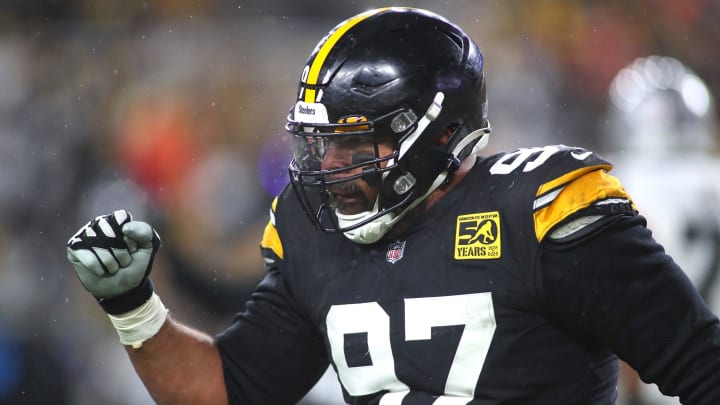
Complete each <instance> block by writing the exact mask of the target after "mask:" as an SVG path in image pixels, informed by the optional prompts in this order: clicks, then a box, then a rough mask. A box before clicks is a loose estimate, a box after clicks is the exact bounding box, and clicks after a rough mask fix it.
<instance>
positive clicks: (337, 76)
mask: <svg viewBox="0 0 720 405" xmlns="http://www.w3.org/2000/svg"><path fill="white" fill-rule="evenodd" d="M286 129H287V130H288V131H289V132H290V133H292V134H293V139H294V159H293V160H292V162H291V163H290V167H289V171H290V179H291V182H292V185H293V188H294V190H295V192H296V193H297V195H298V196H299V198H300V200H301V202H302V204H303V206H304V208H305V210H306V212H307V213H308V215H309V216H310V217H311V219H312V220H313V221H314V223H315V224H316V225H317V226H318V227H319V228H321V229H322V230H324V231H328V232H333V231H335V232H343V233H344V234H345V236H346V237H348V238H349V239H350V240H352V241H354V242H357V243H363V244H367V243H373V242H375V241H377V240H379V239H380V238H382V236H383V235H385V234H386V233H387V232H388V231H389V230H390V229H391V228H392V227H393V226H394V224H395V223H397V221H398V220H400V219H401V218H402V217H403V216H404V215H405V214H406V213H407V212H408V211H410V210H411V209H412V208H414V207H416V206H417V205H418V204H419V203H421V202H422V201H423V200H425V198H426V197H427V196H428V195H429V194H430V193H431V192H432V191H434V190H435V189H437V188H438V187H439V186H440V185H442V184H443V183H446V182H447V181H449V180H450V178H451V177H452V175H453V173H454V172H455V171H456V170H457V168H458V167H459V163H460V161H462V160H463V159H464V158H465V157H467V156H468V155H469V154H471V153H472V152H474V151H477V150H480V149H481V148H482V147H484V146H485V145H486V144H487V140H488V136H489V133H490V126H489V123H488V119H487V97H486V91H485V79H484V73H483V57H482V54H481V53H480V50H479V49H478V47H477V45H476V44H475V43H474V42H473V40H472V39H471V38H470V37H469V36H468V35H467V34H466V33H465V32H463V31H462V30H461V29H460V28H459V27H457V26H456V25H454V24H453V23H451V22H449V21H448V20H446V19H445V18H443V17H441V16H439V15H437V14H434V13H432V12H429V11H425V10H421V9H416V8H407V7H387V8H380V9H375V10H371V11H368V12H365V13H362V14H359V15H356V16H354V17H351V18H349V19H347V20H345V21H343V22H342V23H340V24H339V25H337V26H336V27H335V28H334V29H333V30H332V31H330V32H329V33H328V34H327V35H326V36H325V37H324V38H323V39H322V40H321V41H320V42H319V43H318V45H317V46H316V47H315V49H314V51H313V52H312V54H311V55H310V58H309V59H308V61H307V64H306V65H305V68H304V70H303V72H302V76H301V80H300V86H299V89H298V97H297V102H296V103H295V105H294V106H293V107H292V109H291V111H290V114H289V115H288V121H287V125H286ZM343 140H353V141H355V142H367V143H368V144H369V145H371V148H370V150H374V151H375V153H374V156H372V155H370V154H364V155H363V156H362V157H361V158H360V159H355V158H354V159H353V162H352V164H351V165H348V166H347V167H342V168H339V169H337V168H333V169H332V170H323V169H322V168H321V163H322V161H323V157H324V155H325V152H326V151H327V150H328V147H329V145H330V144H332V142H339V141H343ZM381 142H390V143H391V144H392V145H393V152H392V153H391V154H388V155H385V156H380V154H379V153H378V151H379V149H378V145H379V144H380V143H381ZM356 160H357V161H356ZM360 167H362V170H361V171H359V170H357V169H358V168H360ZM351 171H352V172H353V173H358V172H360V173H359V174H354V175H349V173H350V172H351ZM343 173H345V175H344V176H343ZM359 179H361V180H362V181H366V182H368V184H370V185H372V186H374V187H377V188H378V190H379V195H378V198H377V200H376V201H375V203H374V207H373V208H371V209H369V210H368V211H366V212H362V213H360V214H357V215H343V214H342V213H340V212H339V211H338V210H336V209H333V206H332V201H331V198H332V197H331V193H329V192H328V187H331V186H333V185H337V183H340V182H353V181H359Z"/></svg>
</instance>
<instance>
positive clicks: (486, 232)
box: [68, 7, 720, 404]
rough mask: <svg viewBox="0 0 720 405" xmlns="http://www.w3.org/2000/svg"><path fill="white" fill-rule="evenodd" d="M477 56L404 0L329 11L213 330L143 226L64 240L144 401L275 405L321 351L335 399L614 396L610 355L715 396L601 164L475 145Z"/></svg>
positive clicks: (125, 221)
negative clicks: (347, 12)
mask: <svg viewBox="0 0 720 405" xmlns="http://www.w3.org/2000/svg"><path fill="white" fill-rule="evenodd" d="M483 62H484V61H483V57H482V54H481V52H480V50H479V49H478V47H477V45H476V44H475V42H474V41H473V40H472V39H471V38H469V37H468V35H467V34H466V33H465V32H464V31H462V30H461V29H460V28H459V27H457V26H456V25H454V24H453V23H451V22H449V21H447V20H446V19H444V18H443V17H441V16H438V15H436V14H434V13H432V12H429V11H424V10H420V9H414V8H401V7H390V8H380V9H374V10H371V11H368V12H365V13H362V14H359V15H356V16H354V17H351V18H349V19H348V20H345V21H343V22H341V23H340V24H339V25H337V26H336V27H335V28H334V29H333V30H331V31H330V32H329V33H328V34H327V36H325V37H324V38H323V39H322V40H321V41H320V42H319V43H318V45H317V46H316V47H315V49H314V50H313V52H312V53H311V55H310V58H309V59H308V61H307V63H306V65H305V66H304V69H303V70H302V74H301V78H300V85H299V87H298V93H297V100H296V101H295V103H294V105H293V106H292V108H291V109H290V113H289V115H288V120H287V129H288V131H289V132H290V133H291V134H292V135H293V137H294V140H295V141H294V159H293V160H292V162H291V163H290V166H289V172H290V177H291V182H290V183H291V184H290V185H288V186H287V187H286V188H285V189H284V190H283V191H282V192H281V193H280V194H279V195H278V196H277V198H276V199H275V201H274V202H273V204H272V207H271V211H270V220H269V222H268V224H267V227H266V228H265V232H264V235H263V237H262V241H261V243H260V247H261V251H262V254H263V256H264V259H265V263H266V267H267V275H266V277H265V278H264V280H263V281H262V282H261V283H260V284H259V285H258V287H257V290H256V292H255V293H254V294H253V296H252V298H251V299H250V300H249V302H248V303H247V306H246V310H245V311H244V312H242V313H239V314H238V315H237V317H236V318H235V320H234V322H233V323H232V325H230V326H229V327H228V328H227V330H225V331H224V332H222V333H220V334H218V335H217V336H209V335H207V334H205V333H202V332H200V331H197V330H194V329H190V328H188V327H187V326H184V325H182V324H181V323H179V322H178V321H176V320H173V318H172V317H171V316H168V310H167V309H166V307H165V306H164V305H163V304H162V301H161V300H160V298H159V297H158V295H157V294H156V293H155V292H154V290H153V286H152V283H151V281H150V278H149V277H148V276H149V273H150V269H151V266H152V261H153V257H154V255H155V252H156V251H157V249H158V246H159V238H158V236H157V235H156V234H155V232H154V231H153V228H152V227H151V226H150V225H149V224H147V223H145V222H142V221H137V220H134V219H133V218H132V217H131V216H130V214H129V213H127V212H126V211H122V210H121V211H116V212H114V213H112V214H109V215H105V216H101V217H98V218H96V219H94V220H92V221H91V222H90V223H88V224H87V225H86V226H85V227H83V228H81V229H80V230H79V231H78V232H77V233H76V234H75V235H74V236H73V237H72V238H71V239H70V241H69V243H68V257H69V259H70V261H71V262H72V263H73V265H74V267H75V270H76V272H77V274H78V276H79V277H80V280H81V281H82V283H83V285H84V286H85V288H86V289H87V290H88V291H89V292H91V293H92V294H93V295H94V296H95V297H96V298H97V299H98V301H99V303H100V305H101V306H102V307H103V308H104V309H105V310H106V311H107V312H108V314H109V316H110V320H111V322H112V323H113V325H114V326H115V328H116V329H117V331H118V334H119V336H120V341H121V342H122V343H123V344H124V345H126V346H127V351H128V353H129V356H130V359H131V361H132V362H133V364H134V366H135V368H136V370H137V372H138V374H139V375H140V377H141V378H142V379H143V381H144V383H145V384H146V386H147V387H148V389H149V391H150V392H151V393H152V395H153V396H154V398H155V399H156V400H157V401H158V402H162V403H174V404H175V403H192V404H199V403H207V404H210V403H212V404H222V403H228V402H229V403H243V404H289V403H294V402H296V401H298V400H299V399H300V398H301V397H302V396H303V395H304V394H305V393H306V392H307V391H308V390H309V389H310V388H311V387H312V386H313V384H315V382H316V381H317V380H318V378H319V377H320V376H321V375H322V374H323V372H324V371H325V369H326V368H327V367H328V366H331V367H332V368H333V369H334V371H335V372H336V373H337V376H338V380H339V382H340V383H341V385H342V389H343V393H344V396H345V400H346V401H347V402H349V403H354V404H431V403H432V404H488V403H501V402H502V403H543V404H548V403H553V404H557V403H562V404H565V403H578V404H579V403H582V404H587V403H612V402H613V401H615V399H616V398H617V391H616V385H617V377H618V368H619V367H618V358H621V359H623V360H625V361H627V362H628V363H629V364H631V365H632V366H633V367H635V368H636V369H637V370H639V372H640V374H641V375H642V376H643V377H644V378H645V379H646V380H647V381H652V382H655V383H657V384H658V385H659V386H660V387H661V389H663V391H664V392H666V393H667V394H669V395H677V396H680V397H681V398H682V399H683V400H684V401H686V402H688V403H698V404H699V403H706V404H710V403H719V402H718V401H720V325H719V324H718V319H717V317H716V316H715V315H714V314H713V313H712V312H711V311H710V310H709V309H708V308H707V307H706V306H705V305H704V303H703V301H702V300H701V298H700V296H699V294H698V293H697V291H696V290H695V289H694V288H693V286H692V284H691V283H690V281H689V280H688V278H687V277H686V276H685V274H684V273H683V271H682V270H681V269H680V268H679V267H678V266H677V265H676V264H675V263H674V262H673V260H672V259H671V258H670V257H669V256H668V255H666V254H665V253H664V251H663V249H662V247H661V246H660V245H659V244H658V243H656V242H655V241H654V240H653V239H652V237H651V235H650V231H649V230H648V229H647V228H646V226H645V225H646V224H645V219H644V218H643V217H641V216H640V215H638V214H637V212H636V209H635V206H634V204H633V202H632V200H631V198H630V196H629V195H628V193H627V192H626V191H625V189H624V188H623V187H622V185H621V183H620V181H619V180H618V179H617V178H615V177H613V176H612V175H611V174H609V171H610V169H611V167H612V166H611V165H610V163H608V162H607V161H605V160H604V159H602V158H601V157H600V156H598V155H597V154H595V153H593V152H592V151H589V150H585V149H582V148H576V147H566V146H562V145H551V146H545V147H531V148H524V149H518V150H515V151H512V152H509V153H500V154H494V155H491V156H481V155H480V154H479V153H478V152H480V151H481V149H482V148H483V147H484V146H485V145H486V144H487V142H488V136H489V133H490V125H489V122H488V109H487V98H486V86H485V75H484V70H483V67H484V63H483Z"/></svg>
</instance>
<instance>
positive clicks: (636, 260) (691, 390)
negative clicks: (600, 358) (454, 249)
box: [540, 215, 720, 404]
mask: <svg viewBox="0 0 720 405" xmlns="http://www.w3.org/2000/svg"><path fill="white" fill-rule="evenodd" d="M540 266H541V276H540V284H541V287H540V290H541V291H542V294H543V296H544V301H545V302H546V304H547V310H548V313H549V314H550V316H551V318H552V319H554V320H555V322H556V324H558V325H559V326H560V327H561V328H562V329H563V330H564V331H565V332H566V333H567V334H568V335H569V336H571V337H573V338H575V339H576V340H577V341H579V342H581V343H582V344H584V345H585V346H587V347H590V348H593V347H594V348H597V349H598V350H601V349H610V350H612V351H613V352H614V353H616V354H617V355H618V357H620V358H621V359H623V360H625V361H626V362H627V363H628V364H630V365H631V366H632V367H633V368H634V369H636V370H637V371H638V372H639V374H640V376H641V378H642V379H643V380H644V381H646V382H652V383H656V384H657V385H658V386H659V388H660V390H661V391H662V392H663V393H664V394H666V395H670V396H679V397H680V399H681V401H682V402H683V403H693V404H717V403H720V325H719V323H718V319H717V317H716V316H715V315H714V314H713V313H711V311H710V310H709V309H708V308H707V307H706V306H705V304H704V302H703V301H702V299H701V298H700V296H699V294H698V292H697V291H696V290H695V288H694V287H693V286H692V284H691V283H690V281H689V279H688V278H687V277H686V275H685V274H684V272H683V271H682V270H681V269H680V268H679V267H678V266H677V265H676V264H675V263H674V262H673V260H672V258H671V257H670V256H668V255H667V254H665V252H664V250H663V248H662V246H661V245H659V244H658V243H657V242H655V241H654V240H653V238H652V236H651V233H650V231H649V230H648V229H647V228H646V227H645V220H644V218H643V217H642V216H639V215H635V216H630V217H628V216H616V217H615V221H614V222H612V223H608V224H606V225H605V227H604V228H603V229H601V230H598V231H596V232H595V233H594V234H593V235H592V237H589V238H585V239H584V240H582V241H581V242H580V243H575V244H569V245H568V244H555V243H553V242H552V241H546V242H545V243H543V246H542V250H541V258H540Z"/></svg>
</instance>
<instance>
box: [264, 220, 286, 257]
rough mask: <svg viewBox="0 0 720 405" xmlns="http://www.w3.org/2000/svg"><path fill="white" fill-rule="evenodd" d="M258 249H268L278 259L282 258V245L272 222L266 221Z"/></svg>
mask: <svg viewBox="0 0 720 405" xmlns="http://www.w3.org/2000/svg"><path fill="white" fill-rule="evenodd" d="M260 247H262V248H265V249H270V250H272V251H273V253H275V254H276V255H277V257H279V258H280V259H282V258H283V245H282V242H281V241H280V235H279V234H278V231H277V228H275V225H273V223H272V221H268V223H267V225H265V232H264V233H263V238H262V241H261V242H260Z"/></svg>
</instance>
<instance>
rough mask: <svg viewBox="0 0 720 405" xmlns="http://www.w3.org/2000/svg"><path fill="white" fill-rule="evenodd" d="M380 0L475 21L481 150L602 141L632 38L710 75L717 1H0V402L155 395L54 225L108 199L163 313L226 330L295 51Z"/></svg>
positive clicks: (73, 224) (66, 232)
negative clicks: (152, 235) (483, 108)
mask: <svg viewBox="0 0 720 405" xmlns="http://www.w3.org/2000/svg"><path fill="white" fill-rule="evenodd" d="M386 5H408V6H418V7H424V8H428V9H431V10H433V11H436V12H438V13H440V14H443V15H445V16H446V17H448V18H450V19H451V20H453V21H455V22H456V23H458V24H459V25H460V26H461V27H463V28H464V29H465V30H466V31H467V32H468V33H470V34H471V35H472V36H473V37H474V38H475V39H476V41H477V42H478V44H479V45H480V47H481V49H482V50H483V53H484V56H485V61H486V65H485V72H486V76H487V81H488V86H489V90H488V94H489V109H490V112H489V114H490V120H491V123H492V125H493V135H492V138H491V142H490V147H489V149H490V150H492V151H497V150H503V149H509V148H515V147H520V146H537V145H543V144H547V143H565V144H574V145H581V146H585V147H589V148H593V149H597V150H599V151H600V152H602V148H601V147H602V145H603V143H602V142H601V141H602V139H601V137H602V136H604V134H603V131H602V130H601V128H602V127H603V120H604V119H605V112H606V109H607V104H608V88H609V85H610V82H611V80H612V79H613V77H614V76H615V74H616V73H617V72H618V71H619V70H620V69H621V68H622V67H624V66H625V65H627V64H628V63H630V62H631V61H632V60H633V59H635V58H636V57H640V56H645V55H650V54H661V55H667V56H673V57H675V58H677V59H679V60H681V61H682V62H683V63H685V64H686V65H687V66H689V67H690V68H692V69H693V70H694V71H695V72H696V73H697V74H698V76H700V77H701V78H702V79H703V80H705V81H706V83H707V84H708V86H709V88H710V91H711V92H712V93H713V94H716V95H717V94H718V93H720V89H718V87H720V52H718V44H720V25H718V23H717V22H718V21H720V2H718V1H716V0H684V1H677V0H604V1H601V0H598V1H589V0H585V1H570V0H533V1H520V0H502V1H501V0H483V1H481V0H445V1H405V2H402V3H394V4H388V3H385V2H380V1H356V0H353V1H342V0H303V1H291V0H286V1H279V0H264V1H261V0H249V1H248V0H233V1H229V0H146V1H133V0H124V1H108V0H103V1H96V0H37V1H25V0H3V1H2V2H0V404H6V403H7V404H48V403H53V404H79V405H84V404H100V403H102V404H107V405H112V404H145V403H152V401H151V400H150V399H149V396H148V394H147V392H146V391H145V389H144V388H143V386H142V384H141V383H140V381H139V380H138V379H137V377H136V376H135V375H134V373H133V371H132V367H131V365H130V363H129V362H128V361H127V359H126V356H125V353H124V351H123V349H122V348H121V346H120V345H119V344H118V343H117V338H116V336H115V333H114V331H113V330H112V328H111V326H110V323H109V322H108V321H107V319H106V317H105V315H104V314H103V312H102V311H101V310H100V308H99V307H98V306H97V305H96V304H95V302H94V300H93V299H92V297H91V296H89V295H88V294H87V293H86V292H85V291H83V289H82V287H81V285H80V283H79V282H78V281H77V280H76V279H75V275H74V272H73V270H72V268H71V267H70V265H69V264H68V263H67V262H66V259H65V242H66V241H67V239H68V238H69V237H70V235H71V234H72V233H74V232H75V231H76V229H77V228H79V227H80V226H81V225H82V224H84V223H85V222H86V221H87V220H89V219H90V218H92V217H93V216H95V215H100V214H105V213H108V212H111V211H112V210H114V209H118V208H127V209H129V210H130V211H131V212H132V213H133V214H134V215H135V217H136V218H139V219H144V220H148V221H150V222H152V223H153V224H155V225H156V226H157V227H158V229H159V231H160V234H161V236H162V237H163V240H164V244H165V246H164V248H163V249H162V250H161V252H160V254H159V257H158V260H157V264H156V267H155V270H154V273H153V279H154V280H155V284H156V288H157V290H158V291H159V293H160V294H161V296H163V298H164V300H165V302H166V304H167V305H168V307H169V308H171V310H172V312H173V314H174V316H175V317H176V318H179V319H181V320H183V321H185V322H187V323H189V324H190V325H193V326H196V327H199V328H202V329H204V330H206V331H208V332H210V333H215V332H218V331H220V330H221V328H223V326H224V325H226V324H228V323H229V322H230V320H231V319H232V314H233V313H234V312H236V311H238V310H240V309H242V303H243V302H244V300H245V299H246V298H247V296H248V294H249V291H251V290H252V288H253V287H254V285H255V283H256V282H257V280H258V279H259V277H261V275H262V271H263V270H262V261H261V259H260V256H259V250H258V242H259V239H260V236H261V230H262V227H263V226H264V224H265V222H266V220H267V209H268V206H269V205H268V204H269V202H270V201H271V198H272V196H273V195H274V194H275V193H276V192H278V191H279V189H280V187H281V186H282V185H283V184H284V183H285V181H286V178H287V175H286V172H285V168H286V165H287V162H288V160H289V156H290V149H289V146H288V138H287V136H286V135H285V133H284V131H283V125H284V120H285V117H286V114H287V112H288V109H289V107H290V105H291V104H292V102H293V101H294V97H295V92H296V89H297V82H298V79H299V74H300V71H301V70H302V66H303V64H304V62H305V60H306V58H307V56H308V55H309V53H310V52H311V50H312V49H313V47H314V46H315V44H316V43H317V41H318V40H319V39H320V38H321V37H322V36H323V35H324V34H325V33H326V32H327V31H328V30H329V29H330V28H332V27H333V26H334V25H335V24H336V23H338V22H339V21H341V20H342V19H344V18H347V17H349V16H351V15H354V14H356V13H358V12H361V11H363V10H366V9H369V8H373V7H380V6H386ZM715 181H720V180H718V179H715ZM320 398H322V395H321V396H320ZM333 400H334V399H327V401H326V402H328V403H331V401H333ZM322 402H323V401H322V399H317V400H311V399H307V403H318V404H319V403H322Z"/></svg>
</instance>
